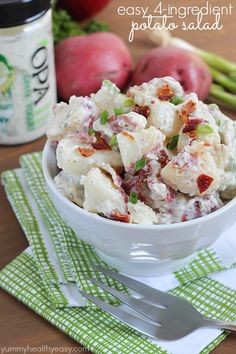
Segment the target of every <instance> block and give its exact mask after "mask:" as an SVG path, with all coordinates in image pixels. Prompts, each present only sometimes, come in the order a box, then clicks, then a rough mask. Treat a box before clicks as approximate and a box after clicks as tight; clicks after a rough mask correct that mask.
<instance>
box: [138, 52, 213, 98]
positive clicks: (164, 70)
mask: <svg viewBox="0 0 236 354" xmlns="http://www.w3.org/2000/svg"><path fill="white" fill-rule="evenodd" d="M164 76H172V77H173V78H174V79H176V80H177V81H179V82H180V84H181V85H182V86H183V89H184V91H185V93H189V92H196V93H197V94H198V97H199V99H200V100H204V99H205V98H206V97H207V95H208V93H209V89H210V86H211V83H212V77H211V73H210V71H209V69H208V67H207V65H206V64H205V63H204V62H203V60H202V59H201V58H199V57H198V56H197V55H196V54H194V53H191V52H190V51H188V50H185V49H181V48H175V47H160V48H154V49H151V50H150V51H148V52H147V53H146V54H145V55H144V56H143V57H142V58H141V59H140V61H139V62H138V64H137V66H136V68H135V69H134V73H133V77H132V84H133V85H140V84H142V83H143V82H148V81H150V80H151V79H153V78H155V77H164Z"/></svg>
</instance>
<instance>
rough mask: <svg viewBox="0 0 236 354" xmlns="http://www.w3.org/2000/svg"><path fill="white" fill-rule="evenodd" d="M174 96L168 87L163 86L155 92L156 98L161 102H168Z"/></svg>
mask: <svg viewBox="0 0 236 354" xmlns="http://www.w3.org/2000/svg"><path fill="white" fill-rule="evenodd" d="M174 96H175V94H174V91H173V90H172V88H171V87H170V85H168V84H166V85H163V86H162V87H161V88H160V89H159V90H158V92H157V97H158V98H159V100H162V101H169V100H171V98H173V97H174Z"/></svg>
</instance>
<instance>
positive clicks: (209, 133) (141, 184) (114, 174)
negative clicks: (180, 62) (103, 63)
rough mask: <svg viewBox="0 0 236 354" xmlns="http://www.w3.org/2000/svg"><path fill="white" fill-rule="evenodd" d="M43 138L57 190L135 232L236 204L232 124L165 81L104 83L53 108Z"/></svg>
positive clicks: (235, 131) (235, 149)
mask: <svg viewBox="0 0 236 354" xmlns="http://www.w3.org/2000/svg"><path fill="white" fill-rule="evenodd" d="M47 135H48V138H49V140H50V141H51V143H52V144H53V146H55V149H56V159H57V165H58V168H59V170H60V172H59V173H58V175H57V176H56V177H55V184H56V187H57V188H58V190H59V191H60V192H61V193H63V194H64V195H65V196H66V197H67V198H69V199H70V200H71V201H72V202H74V203H75V204H77V205H78V206H79V207H82V208H84V209H85V210H87V211H89V212H91V213H95V214H97V215H100V216H103V217H106V218H108V219H112V220H116V221H120V222H126V223H135V224H170V223H176V222H185V221H188V220H192V219H195V218H199V217H201V216H204V215H207V214H209V213H212V212H214V211H215V210H217V209H219V208H220V207H222V206H223V205H224V204H225V203H227V202H228V201H229V200H231V199H232V198H234V197H235V196H236V158H235V156H236V122H234V121H232V120H231V119H230V118H228V117H226V116H225V115H224V114H223V113H221V111H220V110H219V108H218V107H217V106H216V105H215V104H211V105H206V104H204V103H203V102H201V101H200V100H198V97H197V95H196V94H195V93H190V94H187V95H186V94H185V93H184V91H183V89H182V87H181V85H180V84H179V82H177V81H175V80H174V79H173V78H171V77H164V78H160V79H153V80H151V81H150V82H149V83H144V84H142V85H140V86H133V87H131V88H129V90H128V91H127V93H126V94H123V93H121V92H120V90H119V89H118V88H117V87H116V86H115V85H114V84H113V83H112V82H110V81H108V80H105V81H104V82H103V84H102V87H101V89H100V90H99V91H98V92H97V93H95V94H92V95H91V96H90V97H75V96H72V97H71V98H70V100H69V103H68V104H67V103H64V102H61V103H59V104H57V105H56V106H55V107H54V118H53V119H52V121H51V122H50V123H49V126H48V130H47Z"/></svg>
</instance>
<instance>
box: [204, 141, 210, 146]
mask: <svg viewBox="0 0 236 354" xmlns="http://www.w3.org/2000/svg"><path fill="white" fill-rule="evenodd" d="M203 145H204V146H211V144H209V143H207V142H206V141H205V142H204V144H203Z"/></svg>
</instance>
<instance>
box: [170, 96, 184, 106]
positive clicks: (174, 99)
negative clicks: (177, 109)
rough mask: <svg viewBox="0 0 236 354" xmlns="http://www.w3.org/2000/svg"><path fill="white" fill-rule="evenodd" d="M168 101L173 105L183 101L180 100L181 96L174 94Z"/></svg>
mask: <svg viewBox="0 0 236 354" xmlns="http://www.w3.org/2000/svg"><path fill="white" fill-rule="evenodd" d="M169 102H171V103H173V104H174V105H175V106H177V105H178V104H180V103H183V102H184V101H183V100H182V98H180V97H178V96H175V97H173V98H171V99H170V101H169Z"/></svg>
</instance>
